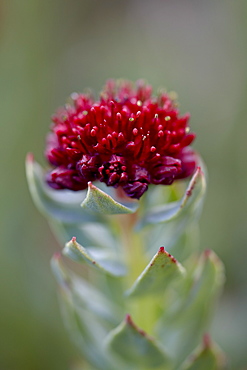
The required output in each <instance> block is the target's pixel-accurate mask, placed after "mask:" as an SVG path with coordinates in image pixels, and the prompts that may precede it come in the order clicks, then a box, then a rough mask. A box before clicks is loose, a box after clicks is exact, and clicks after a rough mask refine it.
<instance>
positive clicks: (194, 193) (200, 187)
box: [137, 167, 206, 229]
mask: <svg viewBox="0 0 247 370" xmlns="http://www.w3.org/2000/svg"><path fill="white" fill-rule="evenodd" d="M205 190H206V182H205V177H204V174H203V172H202V170H201V168H200V167H198V168H197V170H196V172H195V174H194V176H193V177H192V179H191V181H190V183H189V186H188V188H187V189H186V192H185V194H184V196H183V198H182V199H181V200H180V201H177V202H172V203H169V204H165V205H162V206H156V207H154V208H153V209H151V210H150V211H148V212H147V213H146V214H145V215H144V216H143V218H142V219H141V220H140V222H139V224H138V225H137V229H140V228H142V227H143V226H145V225H148V224H157V223H163V222H168V221H172V220H174V219H176V218H178V217H179V216H181V215H185V214H186V217H188V214H194V212H195V208H197V205H198V202H199V201H200V200H201V199H202V197H203V195H204V194H205Z"/></svg>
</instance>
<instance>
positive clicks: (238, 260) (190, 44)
mask: <svg viewBox="0 0 247 370" xmlns="http://www.w3.org/2000/svg"><path fill="white" fill-rule="evenodd" d="M246 16H247V3H246V1H244V0H236V1H234V2H233V1H231V0H225V1H213V0H208V1H206V0H200V1H196V0H175V1H162V0H152V1H151V0H126V1H124V2H120V1H113V0H103V1H99V0H91V1H89V0H81V1H77V0H71V1H69V2H68V1H65V0H60V1H58V0H53V1H47V0H33V1H18V0H11V1H7V0H6V1H1V2H0V20H1V27H0V43H1V44H0V55H1V59H0V66H1V69H0V86H1V88H0V94H1V99H0V112H1V113H0V114H1V146H0V150H1V155H0V165H1V173H2V176H1V182H0V187H1V215H0V223H1V234H0V238H1V249H0V264H1V266H0V279H1V292H0V294H1V305H0V333H1V349H0V368H1V369H4V370H16V369H18V370H19V369H20V370H22V369H23V370H24V369H25V370H29V369H37V370H39V369H40V370H41V369H52V370H56V369H59V370H63V369H68V368H69V367H70V366H71V363H73V361H75V362H76V361H77V359H78V354H77V353H76V351H75V349H74V348H73V346H72V345H71V344H70V342H69V340H68V339H67V335H66V332H65V329H64V328H63V324H62V321H61V318H60V312H59V308H58V304H57V301H56V293H55V282H54V278H53V277H52V275H51V272H50V267H49V260H50V257H51V256H52V254H53V252H54V250H57V249H58V248H59V247H58V245H57V244H56V242H55V240H54V238H53V237H52V235H51V233H50V231H49V228H48V226H47V224H46V221H45V220H44V219H43V218H42V216H41V215H39V214H38V212H37V211H36V210H35V208H34V205H33V204H32V202H31V199H30V196H29V194H28V189H27V185H26V180H25V174H24V158H25V155H26V153H27V152H28V151H32V152H33V153H34V154H35V157H36V158H37V159H38V160H39V161H41V162H42V161H43V158H42V155H43V148H44V140H45V135H46V132H47V129H48V126H49V122H50V115H51V114H52V113H53V112H54V110H55V109H56V108H57V106H59V105H61V104H63V103H64V101H65V100H66V98H67V96H68V95H69V94H70V93H71V92H73V91H81V90H83V89H84V88H85V87H92V88H93V89H94V90H95V91H98V90H99V89H100V88H101V86H102V85H103V83H104V81H105V80H106V79H107V78H109V77H114V78H118V77H126V78H129V79H133V80H136V79H138V78H141V77H144V78H146V79H147V80H148V81H149V82H150V83H151V84H153V85H154V86H155V87H157V88H158V87H159V86H165V87H167V88H168V89H169V90H171V89H172V90H175V91H177V92H178V93H179V101H180V103H181V111H182V112H185V111H189V112H191V114H192V118H191V124H192V127H193V130H194V131H196V132H197V135H198V139H197V141H196V148H197V149H198V150H200V152H201V153H202V156H203V158H204V160H205V162H206V164H207V166H208V171H209V190H208V195H207V200H206V202H205V209H204V212H203V215H202V218H201V248H203V249H204V248H212V249H214V250H215V251H216V253H217V254H218V255H219V256H220V257H221V258H222V260H223V261H224V263H225V265H226V273H227V285H226V288H225V293H224V296H223V298H222V300H221V302H220V306H219V309H218V313H217V315H216V319H215V322H214V325H213V328H212V332H213V336H214V339H215V340H216V341H217V342H218V343H219V345H220V346H221V347H222V348H223V350H224V351H226V352H227V353H228V355H229V358H230V362H231V366H232V368H233V369H244V367H245V366H246V364H247V353H246V348H245V347H246V340H247V336H246V330H245V325H244V324H245V315H246V310H247V299H246V290H247V289H246V287H247V277H246V273H245V264H246V262H245V261H246V258H247V249H246V240H247V235H246V234H247V231H246V230H247V228H246V202H247V197H246V190H245V189H246V187H247V186H246V185H247V172H246V164H245V158H246V154H247V153H246V137H247V125H246V118H247V117H246V116H247V110H246V103H245V100H246V98H247V83H246V82H247V81H246V80H247V73H246V72H247V71H246V69H247V48H246V43H247V25H246ZM43 163H44V161H43Z"/></svg>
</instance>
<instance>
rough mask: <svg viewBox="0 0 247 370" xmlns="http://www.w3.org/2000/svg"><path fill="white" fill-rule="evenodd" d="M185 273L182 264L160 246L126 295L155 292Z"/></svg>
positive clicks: (160, 290) (163, 288)
mask: <svg viewBox="0 0 247 370" xmlns="http://www.w3.org/2000/svg"><path fill="white" fill-rule="evenodd" d="M184 273H185V270H184V268H183V267H182V265H181V264H180V263H179V262H178V261H177V260H176V259H175V258H174V257H173V256H171V255H170V254H169V253H168V252H167V251H166V250H165V249H164V247H161V248H160V249H159V251H158V252H157V253H156V255H155V256H154V257H153V259H152V260H151V261H150V263H149V264H148V265H147V267H146V268H145V270H144V271H143V272H142V273H141V275H140V276H139V277H138V278H137V280H136V281H135V282H134V284H133V286H132V287H131V288H130V290H129V291H128V292H127V295H128V296H131V297H134V296H141V295H147V294H157V293H162V292H164V291H165V289H166V287H167V286H168V285H170V284H171V283H172V282H173V281H174V280H176V279H177V278H179V277H181V276H183V275H184Z"/></svg>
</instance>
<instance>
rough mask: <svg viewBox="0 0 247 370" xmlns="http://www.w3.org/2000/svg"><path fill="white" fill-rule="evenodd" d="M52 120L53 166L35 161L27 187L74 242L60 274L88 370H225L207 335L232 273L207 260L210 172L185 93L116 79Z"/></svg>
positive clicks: (59, 262) (66, 241) (59, 264)
mask: <svg viewBox="0 0 247 370" xmlns="http://www.w3.org/2000/svg"><path fill="white" fill-rule="evenodd" d="M52 121H53V123H52V126H51V131H50V133H49V135H48V137H47V145H46V150H45V156H46V158H47V160H48V162H49V164H50V167H49V169H48V170H45V171H44V170H43V169H42V168H41V167H40V166H39V165H38V164H37V163H35V162H34V159H33V157H32V155H28V157H27V178H28V183H29V187H30V191H31V194H32V197H33V200H34V202H35V204H36V205H37V207H38V208H39V209H40V211H41V212H42V213H43V214H44V215H45V216H46V217H47V219H48V221H49V224H50V225H51V227H52V229H53V231H54V232H55V235H56V236H57V237H58V239H59V240H60V242H61V243H62V245H65V247H64V248H63V250H62V253H60V252H58V253H56V254H55V255H54V256H53V258H52V261H51V266H52V270H53V272H54V275H55V277H56V280H57V283H58V286H59V297H60V301H61V308H62V314H63V317H64V321H65V323H66V325H67V327H68V330H69V332H70V335H71V338H72V339H73V340H74V342H75V344H76V346H77V347H78V348H79V350H80V352H81V354H82V357H83V359H84V361H85V362H84V363H83V366H82V368H83V369H100V370H131V369H133V370H138V369H140V370H148V369H164V370H173V369H181V370H189V369H198V370H200V369H201V370H203V369H205V370H218V369H223V368H224V357H223V356H222V353H221V351H220V350H219V349H218V347H217V345H216V344H214V343H213V341H212V340H211V338H210V336H209V334H208V333H207V332H208V326H209V323H210V318H211V316H212V312H213V308H214V305H215V302H216V300H217V297H218V295H219V292H220V291H221V288H222V284H223V282H224V271H223V266H222V263H221V261H220V260H219V258H218V257H217V256H216V255H215V253H214V252H213V251H211V250H206V251H204V252H202V253H200V252H199V247H198V225H197V222H198V217H199V215H200V213H201V208H202V204H203V198H204V195H205V190H206V183H205V175H204V172H205V170H204V168H203V163H202V161H201V159H200V157H199V155H198V154H197V153H196V152H195V151H194V150H193V149H192V148H191V147H190V144H191V143H192V142H193V140H194V138H195V134H194V133H190V128H189V115H188V114H186V115H181V114H180V112H179V110H178V104H177V102H176V97H175V94H174V93H170V94H169V93H167V92H165V91H160V92H158V93H157V95H153V93H152V88H151V86H149V85H147V84H145V83H144V82H143V81H138V82H137V83H136V84H132V83H131V82H129V81H122V80H121V81H114V80H110V81H108V82H107V83H106V85H105V87H104V89H103V91H102V92H101V94H100V96H99V98H98V99H95V98H94V97H93V95H92V94H91V93H89V92H88V93H84V94H72V95H71V98H70V100H69V103H68V105H66V106H65V107H64V108H61V109H60V110H59V111H58V112H57V113H56V114H55V115H54V116H53V117H52ZM64 256H65V257H68V258H70V259H72V260H74V261H76V262H78V263H80V264H81V274H80V276H78V275H76V274H75V273H74V272H72V271H71V270H70V269H69V268H68V267H67V266H66V264H65V262H66V261H65V258H64Z"/></svg>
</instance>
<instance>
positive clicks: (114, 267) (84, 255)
mask: <svg viewBox="0 0 247 370" xmlns="http://www.w3.org/2000/svg"><path fill="white" fill-rule="evenodd" d="M88 249H89V248H88ZM88 249H86V248H84V247H83V246H81V245H80V244H79V243H77V241H76V238H72V239H71V241H69V242H68V243H67V244H66V246H65V248H64V249H63V254H64V255H65V256H67V257H69V258H71V259H72V260H74V261H77V262H82V263H87V264H88V265H89V266H92V267H94V268H96V269H97V270H99V271H101V272H103V273H107V274H110V275H113V276H123V275H125V273H126V268H125V266H124V265H123V264H122V263H121V262H120V261H119V260H118V259H117V257H115V259H113V258H112V255H110V254H107V253H106V252H105V251H104V250H100V249H98V248H90V252H89V250H88Z"/></svg>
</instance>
